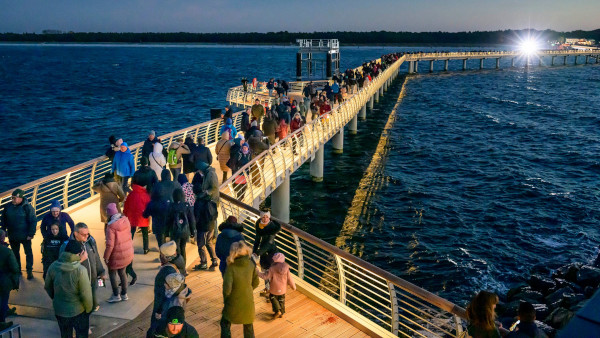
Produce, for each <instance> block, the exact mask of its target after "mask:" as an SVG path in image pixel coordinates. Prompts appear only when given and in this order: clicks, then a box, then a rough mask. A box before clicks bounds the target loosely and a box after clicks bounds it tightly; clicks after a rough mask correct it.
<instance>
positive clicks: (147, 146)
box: [142, 130, 160, 159]
mask: <svg viewBox="0 0 600 338" xmlns="http://www.w3.org/2000/svg"><path fill="white" fill-rule="evenodd" d="M156 142H160V139H158V138H156V132H155V131H154V130H150V132H149V133H148V138H147V139H146V140H145V141H144V146H143V147H142V157H144V158H146V159H148V157H149V156H150V153H151V152H152V151H153V150H154V143H156Z"/></svg>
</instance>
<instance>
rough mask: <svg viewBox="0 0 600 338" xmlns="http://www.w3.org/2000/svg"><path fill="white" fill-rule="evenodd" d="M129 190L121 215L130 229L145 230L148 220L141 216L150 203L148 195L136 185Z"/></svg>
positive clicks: (142, 188)
mask: <svg viewBox="0 0 600 338" xmlns="http://www.w3.org/2000/svg"><path fill="white" fill-rule="evenodd" d="M131 189H132V191H131V193H129V196H127V199H126V200H125V205H124V206H123V214H125V216H127V218H128V219H129V223H130V224H131V226H132V227H141V228H147V227H148V218H145V217H144V215H143V214H144V210H146V206H147V205H148V203H150V195H149V194H148V192H147V191H146V189H144V187H142V186H139V185H137V184H132V185H131Z"/></svg>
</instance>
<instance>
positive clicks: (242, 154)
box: [230, 143, 252, 201]
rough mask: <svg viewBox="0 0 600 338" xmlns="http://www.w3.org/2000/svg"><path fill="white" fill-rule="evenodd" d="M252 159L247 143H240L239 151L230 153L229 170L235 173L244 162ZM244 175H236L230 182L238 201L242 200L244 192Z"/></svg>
mask: <svg viewBox="0 0 600 338" xmlns="http://www.w3.org/2000/svg"><path fill="white" fill-rule="evenodd" d="M251 160H252V152H251V151H250V146H249V145H248V143H244V144H242V145H241V147H240V149H239V151H237V152H236V153H235V154H234V155H232V157H231V160H230V165H231V172H232V173H235V172H237V171H239V170H240V169H242V168H243V167H244V166H245V165H246V164H248V163H249V162H250V161H251ZM246 183H247V182H246V177H245V176H244V175H238V176H237V177H236V178H235V179H234V180H233V182H232V185H233V190H234V191H235V192H236V195H237V198H238V200H240V201H243V200H244V194H245V193H246Z"/></svg>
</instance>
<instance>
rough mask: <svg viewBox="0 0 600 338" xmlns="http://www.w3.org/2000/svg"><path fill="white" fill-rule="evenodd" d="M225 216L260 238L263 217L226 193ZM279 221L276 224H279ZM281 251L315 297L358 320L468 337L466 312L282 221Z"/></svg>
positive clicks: (405, 333)
mask: <svg viewBox="0 0 600 338" xmlns="http://www.w3.org/2000/svg"><path fill="white" fill-rule="evenodd" d="M220 208H221V211H222V212H221V216H222V218H227V217H228V216H235V217H236V218H237V220H238V222H239V223H242V224H243V225H244V232H243V234H244V237H245V239H246V241H247V242H248V243H249V244H253V243H254V239H255V237H256V235H255V234H256V233H255V222H256V221H257V220H258V219H259V218H260V211H259V210H257V209H254V208H252V207H250V206H248V205H245V204H244V203H241V202H239V201H237V200H236V199H234V198H232V197H230V196H227V195H225V194H223V193H221V202H220ZM273 219H274V218H273ZM278 222H279V223H280V224H281V228H282V230H281V231H280V232H279V234H278V235H277V237H276V244H277V248H278V251H280V252H281V253H283V254H284V255H285V257H286V261H287V263H288V264H289V265H290V270H291V272H292V273H293V274H294V275H295V276H296V278H297V279H298V280H300V281H302V282H305V283H307V284H309V285H310V286H312V287H313V288H312V290H313V291H312V292H313V293H314V295H313V296H316V297H319V298H321V299H323V300H325V301H326V302H327V303H332V302H335V303H337V304H341V305H343V306H344V307H345V309H346V310H347V311H348V312H349V313H351V315H352V316H353V319H355V320H357V319H359V318H356V317H359V316H360V317H362V319H363V320H366V321H368V322H371V323H374V324H376V325H377V326H378V327H379V328H381V329H382V330H383V332H388V333H389V334H390V335H392V334H393V335H396V336H402V337H462V336H463V334H464V333H465V332H464V328H463V320H462V318H466V314H465V309H463V308H461V307H459V306H457V305H455V304H453V303H451V302H449V301H448V300H445V299H443V298H441V297H439V296H437V295H435V294H432V293H430V292H428V291H426V290H424V289H422V288H419V287H417V286H416V285H414V284H411V283H409V282H407V281H405V280H403V279H401V278H399V277H397V276H394V275H392V274H391V273H389V272H387V271H385V270H383V269H380V268H378V267H376V266H374V265H372V264H370V263H367V262H365V261H363V260H361V259H360V258H358V257H356V256H353V255H351V254H350V253H348V252H345V251H343V250H341V249H339V248H337V247H335V246H333V245H331V244H329V243H326V242H324V241H322V240H320V239H318V238H316V237H314V236H312V235H310V234H308V233H306V232H304V231H302V230H299V229H297V228H295V227H293V226H291V225H289V224H286V223H283V222H280V221H278Z"/></svg>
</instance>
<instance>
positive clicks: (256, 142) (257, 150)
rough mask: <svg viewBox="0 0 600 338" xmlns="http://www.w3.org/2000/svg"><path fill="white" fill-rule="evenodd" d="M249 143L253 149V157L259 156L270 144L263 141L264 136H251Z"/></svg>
mask: <svg viewBox="0 0 600 338" xmlns="http://www.w3.org/2000/svg"><path fill="white" fill-rule="evenodd" d="M248 145H249V146H250V150H252V158H255V157H257V156H259V155H260V154H261V153H262V152H263V151H265V150H268V149H269V145H268V144H266V143H265V142H263V141H262V137H257V136H251V137H250V138H249V139H248Z"/></svg>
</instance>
